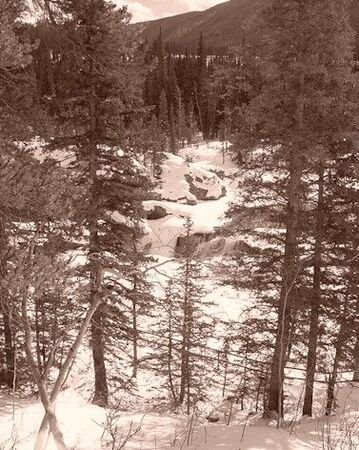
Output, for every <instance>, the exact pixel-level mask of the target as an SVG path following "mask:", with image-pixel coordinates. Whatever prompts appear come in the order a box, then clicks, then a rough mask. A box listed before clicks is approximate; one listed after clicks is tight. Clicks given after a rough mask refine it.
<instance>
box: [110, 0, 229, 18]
mask: <svg viewBox="0 0 359 450" xmlns="http://www.w3.org/2000/svg"><path fill="white" fill-rule="evenodd" d="M113 1H114V2H115V3H116V4H118V5H119V6H122V5H124V4H127V5H128V9H129V10H130V11H131V12H132V17H133V19H132V22H142V21H147V20H153V19H159V18H160V17H167V16H173V15H175V14H180V13H184V12H188V11H203V10H205V9H207V8H210V7H211V6H214V5H217V4H218V3H222V2H223V1H225V0H113Z"/></svg>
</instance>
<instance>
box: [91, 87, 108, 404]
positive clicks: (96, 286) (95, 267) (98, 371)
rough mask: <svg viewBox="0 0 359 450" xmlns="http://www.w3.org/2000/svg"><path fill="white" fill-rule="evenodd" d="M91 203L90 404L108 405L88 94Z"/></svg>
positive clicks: (96, 190) (94, 148)
mask: <svg viewBox="0 0 359 450" xmlns="http://www.w3.org/2000/svg"><path fill="white" fill-rule="evenodd" d="M89 113H90V136H91V141H92V142H91V143H90V145H91V149H90V151H91V154H90V168H89V169H90V180H91V188H90V205H89V220H88V222H89V232H90V251H89V260H90V304H91V305H94V304H99V306H98V308H97V309H96V311H95V312H94V314H93V316H92V318H91V344H92V356H93V362H94V372H95V393H94V398H93V403H94V404H96V405H98V406H103V407H104V406H107V405H108V385H107V373H106V364H105V333H104V327H105V318H106V314H105V304H104V302H103V301H104V298H103V290H102V281H103V280H102V277H103V275H102V274H103V267H102V261H101V248H100V243H99V236H98V214H99V212H98V209H99V207H100V205H99V195H100V193H99V182H98V175H97V171H98V165H99V163H98V156H97V146H96V135H97V125H98V121H97V99H96V96H95V95H92V96H91V97H90V102H89Z"/></svg>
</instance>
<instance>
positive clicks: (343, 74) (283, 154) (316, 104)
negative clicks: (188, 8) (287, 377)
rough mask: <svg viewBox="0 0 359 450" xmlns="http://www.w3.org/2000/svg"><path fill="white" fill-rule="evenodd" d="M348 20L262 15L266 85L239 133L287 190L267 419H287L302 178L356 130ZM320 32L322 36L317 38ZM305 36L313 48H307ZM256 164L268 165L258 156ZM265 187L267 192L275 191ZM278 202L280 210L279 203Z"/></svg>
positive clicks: (288, 6) (334, 9)
mask: <svg viewBox="0 0 359 450" xmlns="http://www.w3.org/2000/svg"><path fill="white" fill-rule="evenodd" d="M347 19H348V17H347V5H346V4H345V5H344V4H340V5H339V4H334V3H332V2H328V4H326V7H324V8H323V4H320V5H319V4H318V3H317V2H306V4H305V5H300V4H299V3H298V2H296V1H290V2H286V3H283V2H279V1H274V2H272V4H271V5H269V6H268V7H267V8H266V9H265V10H264V11H263V13H262V14H261V19H260V21H259V25H260V28H261V30H262V32H263V47H262V48H263V50H265V55H264V54H263V53H260V56H258V57H259V61H260V63H261V72H262V76H263V85H262V89H261V91H260V93H259V95H257V96H256V97H255V98H254V99H253V100H252V102H251V103H250V105H249V107H248V108H247V109H246V111H245V114H244V122H242V125H241V131H240V133H239V136H240V138H241V139H242V143H243V142H247V143H248V147H251V146H253V147H255V146H257V145H261V146H263V142H265V144H266V146H267V149H266V150H264V154H265V158H266V162H265V167H269V165H270V164H274V165H273V166H272V168H271V169H270V171H271V172H272V173H274V172H275V171H276V170H277V171H278V176H276V177H275V178H276V185H277V186H276V190H277V192H278V190H279V187H280V186H283V188H284V191H281V192H282V193H284V198H285V206H284V205H283V204H282V208H283V209H282V210H281V211H282V213H283V216H282V218H281V222H282V224H283V225H284V226H285V230H286V233H285V236H284V241H283V242H284V248H283V254H282V256H281V257H280V262H281V269H280V279H281V281H280V283H279V284H278V323H277V330H276V338H275V347H274V354H273V359H272V369H271V377H270V383H269V398H268V411H269V412H271V413H273V412H274V413H275V414H278V416H279V417H281V416H282V415H283V404H282V403H283V382H284V368H285V364H286V360H287V355H288V350H289V349H290V346H291V345H290V340H291V339H292V338H291V329H292V327H293V324H295V315H294V313H295V311H296V310H297V308H298V299H299V298H300V297H298V295H297V292H298V288H299V284H300V279H301V276H302V267H303V262H301V260H300V256H301V255H300V249H299V238H300V232H301V211H302V210H303V203H302V193H303V190H304V189H305V187H304V185H303V171H304V170H305V167H306V164H307V161H308V160H309V159H310V158H312V157H313V153H311V151H310V149H311V148H316V147H317V146H324V147H325V146H328V145H329V144H330V142H331V141H332V140H333V138H335V137H338V136H339V135H340V134H341V135H343V133H345V131H348V128H349V129H350V128H351V127H350V125H349V126H348V123H349V124H350V122H351V121H350V119H349V117H351V109H352V108H351V103H350V101H349V100H348V98H349V97H348V95H347V94H348V87H350V60H351V47H350V39H351V33H350V30H349V25H348V20H347ZM319 24H320V27H321V29H322V30H323V32H322V33H321V34H318V33H317V29H318V27H319ZM333 30H336V31H335V33H333ZM304 35H305V36H307V37H308V41H305V42H304V41H303V39H302V38H301V36H304ZM309 36H310V38H309ZM264 42H266V44H264ZM306 43H308V45H307V44H306ZM258 55H259V51H258ZM338 99H340V101H338ZM348 119H349V120H348ZM253 147H252V148H253ZM253 156H254V158H257V160H258V157H259V158H260V159H261V160H263V154H262V155H260V152H259V151H258V150H257V151H254V153H252V157H253ZM253 163H254V160H253V159H252V164H253ZM283 173H285V174H286V176H285V178H283ZM262 180H263V179H262ZM280 180H282V181H280ZM259 181H260V180H259ZM282 182H284V184H282ZM260 183H261V185H262V189H264V190H268V188H269V187H270V185H271V183H270V182H268V183H265V182H264V181H260ZM281 195H283V194H281ZM265 198H268V197H267V196H266V197H265ZM276 198H277V199H278V205H280V204H281V198H279V197H276ZM263 201H264V199H263V198H262V201H261V204H262V205H263ZM268 201H269V202H270V201H271V202H272V203H273V200H270V199H269V198H268ZM268 204H269V203H268ZM263 207H264V206H263ZM279 211H280V210H279ZM269 234H270V233H269ZM267 237H268V233H264V235H263V237H262V238H264V239H267ZM274 276H275V275H274V273H273V277H274Z"/></svg>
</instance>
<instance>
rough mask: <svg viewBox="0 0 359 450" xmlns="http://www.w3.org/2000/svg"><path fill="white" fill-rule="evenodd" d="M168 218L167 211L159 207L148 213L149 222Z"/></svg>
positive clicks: (154, 207) (156, 206)
mask: <svg viewBox="0 0 359 450" xmlns="http://www.w3.org/2000/svg"><path fill="white" fill-rule="evenodd" d="M166 216H168V214H167V211H166V209H165V208H163V207H162V206H159V205H154V206H153V208H152V209H150V210H149V211H147V212H146V217H147V219H148V220H158V219H163V218H164V217H166Z"/></svg>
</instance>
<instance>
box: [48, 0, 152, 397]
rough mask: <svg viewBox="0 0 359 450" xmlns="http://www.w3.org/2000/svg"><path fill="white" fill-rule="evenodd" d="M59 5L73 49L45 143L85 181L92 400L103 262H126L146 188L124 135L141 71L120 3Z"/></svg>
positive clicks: (99, 372)
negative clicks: (65, 154)
mask: <svg viewBox="0 0 359 450" xmlns="http://www.w3.org/2000/svg"><path fill="white" fill-rule="evenodd" d="M60 6H61V7H62V8H63V12H64V14H66V20H65V22H64V25H63V28H62V31H63V41H64V47H63V48H64V51H66V50H67V47H68V46H69V49H68V50H71V51H72V52H74V54H75V55H76V57H74V58H69V59H65V61H66V63H65V64H61V65H60V66H59V70H60V71H61V77H60V78H59V84H58V85H57V86H56V92H57V96H56V97H54V98H53V99H52V100H51V103H50V106H51V107H53V108H54V112H55V117H56V119H57V121H58V122H57V123H58V124H59V125H60V127H59V129H58V130H57V136H56V137H55V139H53V140H52V141H51V143H50V148H53V149H59V148H61V149H63V150H65V151H70V152H72V154H73V162H72V164H71V165H70V168H71V169H72V170H73V171H74V173H77V174H78V183H79V184H81V185H83V186H85V187H86V189H85V191H84V196H83V198H82V199H81V201H79V203H78V204H77V205H76V207H77V210H78V215H77V220H78V223H79V225H80V226H83V227H85V229H87V230H88V236H89V238H88V242H87V243H86V246H85V248H84V251H86V252H88V265H87V276H88V301H89V304H90V305H96V304H97V305H98V307H97V308H96V310H95V312H94V314H93V317H92V320H91V335H92V336H91V346H92V352H93V360H94V373H95V394H94V402H95V403H96V404H99V405H106V404H107V402H108V383H107V381H108V377H107V370H106V363H105V354H106V344H107V334H106V328H107V326H108V313H109V307H108V303H107V300H108V298H109V297H111V298H113V295H115V294H114V292H112V291H111V289H107V287H106V284H107V281H106V270H111V271H112V273H113V272H117V273H118V277H119V278H121V276H123V275H124V274H125V273H126V271H127V270H128V265H129V264H130V255H131V253H132V247H131V246H130V245H129V243H130V242H132V240H133V239H134V236H133V233H134V230H137V231H136V239H139V238H140V235H141V233H142V231H141V229H140V228H138V227H135V223H137V221H138V220H140V218H141V217H143V216H144V211H143V208H142V201H143V200H144V199H145V198H146V197H147V195H148V192H149V189H150V183H149V181H148V179H147V177H146V174H145V171H144V169H143V168H141V165H140V164H139V159H140V158H139V155H136V153H135V152H134V151H133V147H132V139H131V133H133V132H134V129H135V128H136V127H137V120H138V116H139V115H141V114H142V112H141V111H142V102H141V91H142V78H141V76H140V74H141V73H142V72H144V71H143V70H142V58H141V56H140V55H139V41H138V38H137V36H136V34H137V31H136V29H133V28H131V27H130V26H129V24H128V23H129V19H130V17H129V15H128V13H127V11H126V9H115V7H114V5H113V4H111V3H109V2H106V1H103V0H82V1H80V2H72V1H68V2H64V3H63V4H61V5H60ZM70 36H71V38H70ZM73 38H76V39H75V45H74V47H72V42H74V39H73ZM65 87H66V89H65ZM69 123H71V128H70V127H69V126H68V124H69ZM62 124H67V127H66V128H67V130H66V128H65V127H63V126H62ZM66 131H67V133H66ZM65 133H66V134H65ZM69 146H71V150H70V148H69ZM118 301H119V302H120V301H121V298H120V297H119V300H118ZM121 317H122V316H121ZM121 317H120V320H121Z"/></svg>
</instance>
